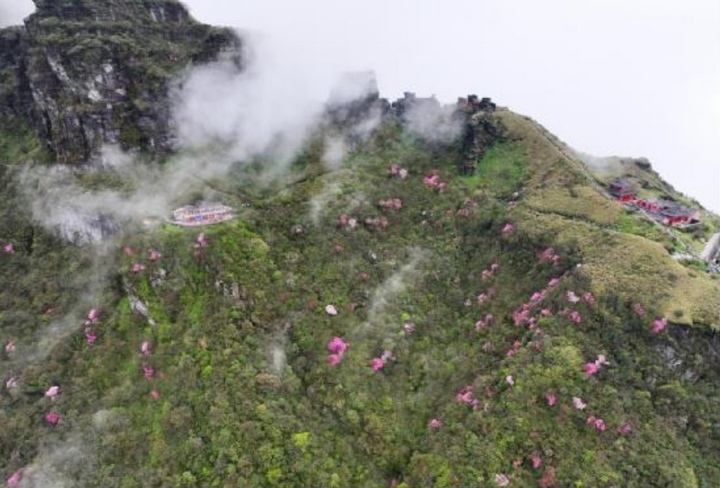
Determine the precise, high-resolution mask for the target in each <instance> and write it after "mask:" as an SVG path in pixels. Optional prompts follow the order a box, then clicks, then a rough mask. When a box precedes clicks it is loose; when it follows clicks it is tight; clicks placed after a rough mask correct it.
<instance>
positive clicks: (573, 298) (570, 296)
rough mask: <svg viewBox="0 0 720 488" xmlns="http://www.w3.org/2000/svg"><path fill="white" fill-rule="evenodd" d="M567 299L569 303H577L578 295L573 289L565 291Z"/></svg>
mask: <svg viewBox="0 0 720 488" xmlns="http://www.w3.org/2000/svg"><path fill="white" fill-rule="evenodd" d="M567 299H568V302H570V303H577V302H579V301H580V297H579V296H577V295H576V294H575V292H574V291H569V292H567Z"/></svg>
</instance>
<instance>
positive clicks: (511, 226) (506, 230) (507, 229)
mask: <svg viewBox="0 0 720 488" xmlns="http://www.w3.org/2000/svg"><path fill="white" fill-rule="evenodd" d="M513 230H515V225H514V224H512V223H510V222H508V223H507V224H505V226H504V227H503V229H502V233H503V234H508V233H510V232H512V231H513Z"/></svg>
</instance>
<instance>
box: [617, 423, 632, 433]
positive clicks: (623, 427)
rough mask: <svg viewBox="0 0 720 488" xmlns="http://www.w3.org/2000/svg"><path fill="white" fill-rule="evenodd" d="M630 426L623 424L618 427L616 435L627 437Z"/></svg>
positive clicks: (630, 431) (630, 430) (630, 429)
mask: <svg viewBox="0 0 720 488" xmlns="http://www.w3.org/2000/svg"><path fill="white" fill-rule="evenodd" d="M632 430H633V429H632V425H630V423H628V422H625V423H623V424H622V425H621V426H620V427H618V433H619V434H620V435H629V434H631V433H632Z"/></svg>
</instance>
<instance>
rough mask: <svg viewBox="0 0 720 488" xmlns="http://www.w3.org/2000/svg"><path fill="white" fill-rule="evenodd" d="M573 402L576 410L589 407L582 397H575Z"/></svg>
mask: <svg viewBox="0 0 720 488" xmlns="http://www.w3.org/2000/svg"><path fill="white" fill-rule="evenodd" d="M572 404H573V407H574V408H575V409H576V410H585V407H587V404H586V403H585V402H583V401H582V398H580V397H573V399H572Z"/></svg>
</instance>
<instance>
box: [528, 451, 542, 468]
mask: <svg viewBox="0 0 720 488" xmlns="http://www.w3.org/2000/svg"><path fill="white" fill-rule="evenodd" d="M530 462H531V463H532V467H533V469H540V466H542V457H541V456H540V453H539V452H537V451H534V452H533V453H532V454H531V455H530Z"/></svg>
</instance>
